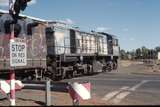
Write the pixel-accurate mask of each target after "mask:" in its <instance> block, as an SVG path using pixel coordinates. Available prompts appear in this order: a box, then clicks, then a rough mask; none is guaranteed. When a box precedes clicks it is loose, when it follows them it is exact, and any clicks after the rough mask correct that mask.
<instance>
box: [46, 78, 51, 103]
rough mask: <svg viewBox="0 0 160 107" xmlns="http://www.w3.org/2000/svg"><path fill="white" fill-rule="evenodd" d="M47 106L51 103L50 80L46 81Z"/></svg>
mask: <svg viewBox="0 0 160 107" xmlns="http://www.w3.org/2000/svg"><path fill="white" fill-rule="evenodd" d="M45 100H46V106H50V105H51V84H50V81H46V98H45Z"/></svg>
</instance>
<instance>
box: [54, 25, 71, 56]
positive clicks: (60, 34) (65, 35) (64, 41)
mask: <svg viewBox="0 0 160 107" xmlns="http://www.w3.org/2000/svg"><path fill="white" fill-rule="evenodd" d="M54 38H55V54H56V55H61V54H70V53H71V52H70V35H69V30H67V29H65V28H60V27H55V28H54Z"/></svg>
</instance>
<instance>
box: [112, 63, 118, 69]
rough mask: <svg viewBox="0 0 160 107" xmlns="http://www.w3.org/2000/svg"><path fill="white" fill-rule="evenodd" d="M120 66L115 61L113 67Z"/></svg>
mask: <svg viewBox="0 0 160 107" xmlns="http://www.w3.org/2000/svg"><path fill="white" fill-rule="evenodd" d="M117 67H118V64H117V63H116V62H113V69H114V70H116V69H117Z"/></svg>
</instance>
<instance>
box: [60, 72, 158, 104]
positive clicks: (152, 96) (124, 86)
mask: <svg viewBox="0 0 160 107" xmlns="http://www.w3.org/2000/svg"><path fill="white" fill-rule="evenodd" d="M63 81H65V82H85V81H86V82H87V81H89V82H91V84H92V86H91V94H92V97H94V96H96V97H99V98H100V100H102V101H104V102H106V105H160V75H159V74H157V75H152V74H147V75H146V74H134V73H129V74H127V73H119V72H115V71H114V72H110V73H101V74H97V75H93V76H85V77H78V78H74V79H66V80H63Z"/></svg>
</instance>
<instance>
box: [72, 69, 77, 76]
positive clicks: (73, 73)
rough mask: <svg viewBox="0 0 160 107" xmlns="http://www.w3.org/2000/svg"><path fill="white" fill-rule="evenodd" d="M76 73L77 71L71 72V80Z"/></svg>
mask: <svg viewBox="0 0 160 107" xmlns="http://www.w3.org/2000/svg"><path fill="white" fill-rule="evenodd" d="M76 72H77V71H75V70H74V71H73V72H72V75H71V77H72V78H74V77H76Z"/></svg>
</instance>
